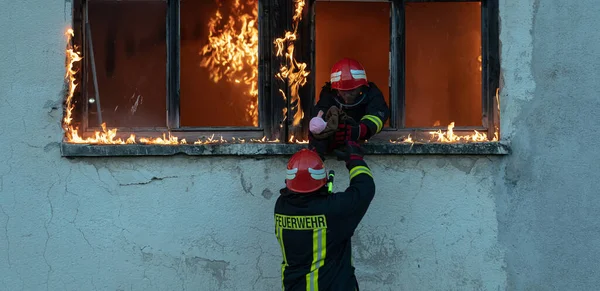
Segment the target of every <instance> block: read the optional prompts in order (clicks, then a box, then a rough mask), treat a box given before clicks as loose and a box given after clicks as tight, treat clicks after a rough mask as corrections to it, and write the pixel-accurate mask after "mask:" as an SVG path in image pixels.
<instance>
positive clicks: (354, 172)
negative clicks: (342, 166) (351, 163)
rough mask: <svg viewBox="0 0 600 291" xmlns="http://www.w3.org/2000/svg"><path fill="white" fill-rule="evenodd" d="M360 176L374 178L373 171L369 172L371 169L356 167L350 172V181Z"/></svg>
mask: <svg viewBox="0 0 600 291" xmlns="http://www.w3.org/2000/svg"><path fill="white" fill-rule="evenodd" d="M360 174H367V175H369V176H370V177H371V178H373V175H372V174H371V170H369V168H367V167H365V166H356V167H354V168H352V170H350V180H352V178H354V177H356V176H358V175H360Z"/></svg>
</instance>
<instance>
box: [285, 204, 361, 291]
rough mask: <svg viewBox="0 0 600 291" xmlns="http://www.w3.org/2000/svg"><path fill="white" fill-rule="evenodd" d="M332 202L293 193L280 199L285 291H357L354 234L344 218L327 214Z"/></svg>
mask: <svg viewBox="0 0 600 291" xmlns="http://www.w3.org/2000/svg"><path fill="white" fill-rule="evenodd" d="M333 195H336V194H333ZM331 198H333V197H332V196H329V197H328V196H326V195H319V194H313V195H310V196H305V195H298V194H293V193H282V195H281V196H280V197H279V198H278V200H277V203H276V204H275V232H276V235H277V239H278V241H279V244H280V246H281V249H282V255H283V262H282V284H283V285H284V289H285V290H320V291H326V290H355V286H356V278H355V276H354V267H353V266H352V258H351V256H352V255H351V253H352V248H351V242H350V237H351V235H352V233H353V231H354V230H353V229H348V226H346V225H344V217H340V216H338V215H336V214H334V213H331V212H330V211H328V210H329V208H330V204H331V201H330V200H331Z"/></svg>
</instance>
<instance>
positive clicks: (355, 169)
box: [331, 142, 375, 233]
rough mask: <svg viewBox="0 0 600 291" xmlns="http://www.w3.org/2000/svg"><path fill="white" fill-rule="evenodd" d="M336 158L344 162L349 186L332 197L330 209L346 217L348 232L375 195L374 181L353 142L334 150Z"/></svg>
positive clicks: (352, 229)
mask: <svg viewBox="0 0 600 291" xmlns="http://www.w3.org/2000/svg"><path fill="white" fill-rule="evenodd" d="M335 154H336V156H337V157H338V160H344V161H345V162H346V168H348V170H349V172H350V186H348V188H347V189H346V191H344V192H341V193H336V194H334V195H333V197H332V199H331V200H332V205H331V206H332V211H333V212H334V213H335V214H337V215H341V216H346V217H347V218H348V227H349V231H350V233H351V232H353V231H354V229H355V228H356V226H358V223H359V222H360V220H361V219H362V217H363V216H364V215H365V213H366V212H367V209H368V208H369V205H370V204H371V200H373V196H374V195H375V182H374V181H373V175H372V174H371V170H370V169H369V167H368V165H367V163H366V162H365V161H364V160H363V154H362V149H361V148H360V146H359V145H358V144H357V143H355V142H348V143H347V146H346V147H345V150H344V151H340V150H336V151H335Z"/></svg>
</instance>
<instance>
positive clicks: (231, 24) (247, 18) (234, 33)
mask: <svg viewBox="0 0 600 291" xmlns="http://www.w3.org/2000/svg"><path fill="white" fill-rule="evenodd" d="M245 5H249V6H252V7H253V9H252V14H251V15H250V14H247V13H244V12H243V11H244V9H245ZM230 8H231V10H232V15H231V16H229V19H228V21H227V23H225V24H223V25H221V20H222V19H223V17H222V15H221V12H220V10H217V12H216V13H215V15H214V16H213V17H212V18H211V19H210V21H209V23H208V27H209V36H208V44H206V45H205V46H204V47H203V48H202V50H201V52H200V54H201V55H203V56H204V58H203V59H202V62H201V63H200V66H202V67H205V68H208V69H209V72H210V78H211V79H212V81H213V82H215V83H217V82H219V81H220V80H221V79H223V78H225V80H226V81H227V82H230V83H235V84H244V85H246V86H247V87H248V90H247V91H246V92H245V95H247V96H248V105H247V108H246V113H247V118H248V119H249V120H251V121H252V124H253V125H254V126H258V24H257V23H256V20H257V19H258V5H256V0H246V4H242V3H240V0H236V1H235V2H234V4H233V7H230ZM238 27H239V29H238Z"/></svg>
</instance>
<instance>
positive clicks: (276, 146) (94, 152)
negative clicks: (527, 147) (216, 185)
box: [61, 141, 511, 157]
mask: <svg viewBox="0 0 600 291" xmlns="http://www.w3.org/2000/svg"><path fill="white" fill-rule="evenodd" d="M306 146H307V145H306V144H280V143H242V144H231V143H229V144H228V143H225V144H205V145H144V144H133V145H90V144H71V143H65V142H63V143H62V144H61V155H62V156H63V157H123V156H172V155H179V154H181V155H189V156H275V155H291V154H293V153H295V152H296V151H298V150H299V149H301V148H303V147H306ZM364 149H365V152H366V153H367V154H372V155H508V154H510V151H511V149H510V142H508V141H500V142H481V143H453V144H449V143H446V144H444V143H414V144H409V143H367V144H365V145H364Z"/></svg>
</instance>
